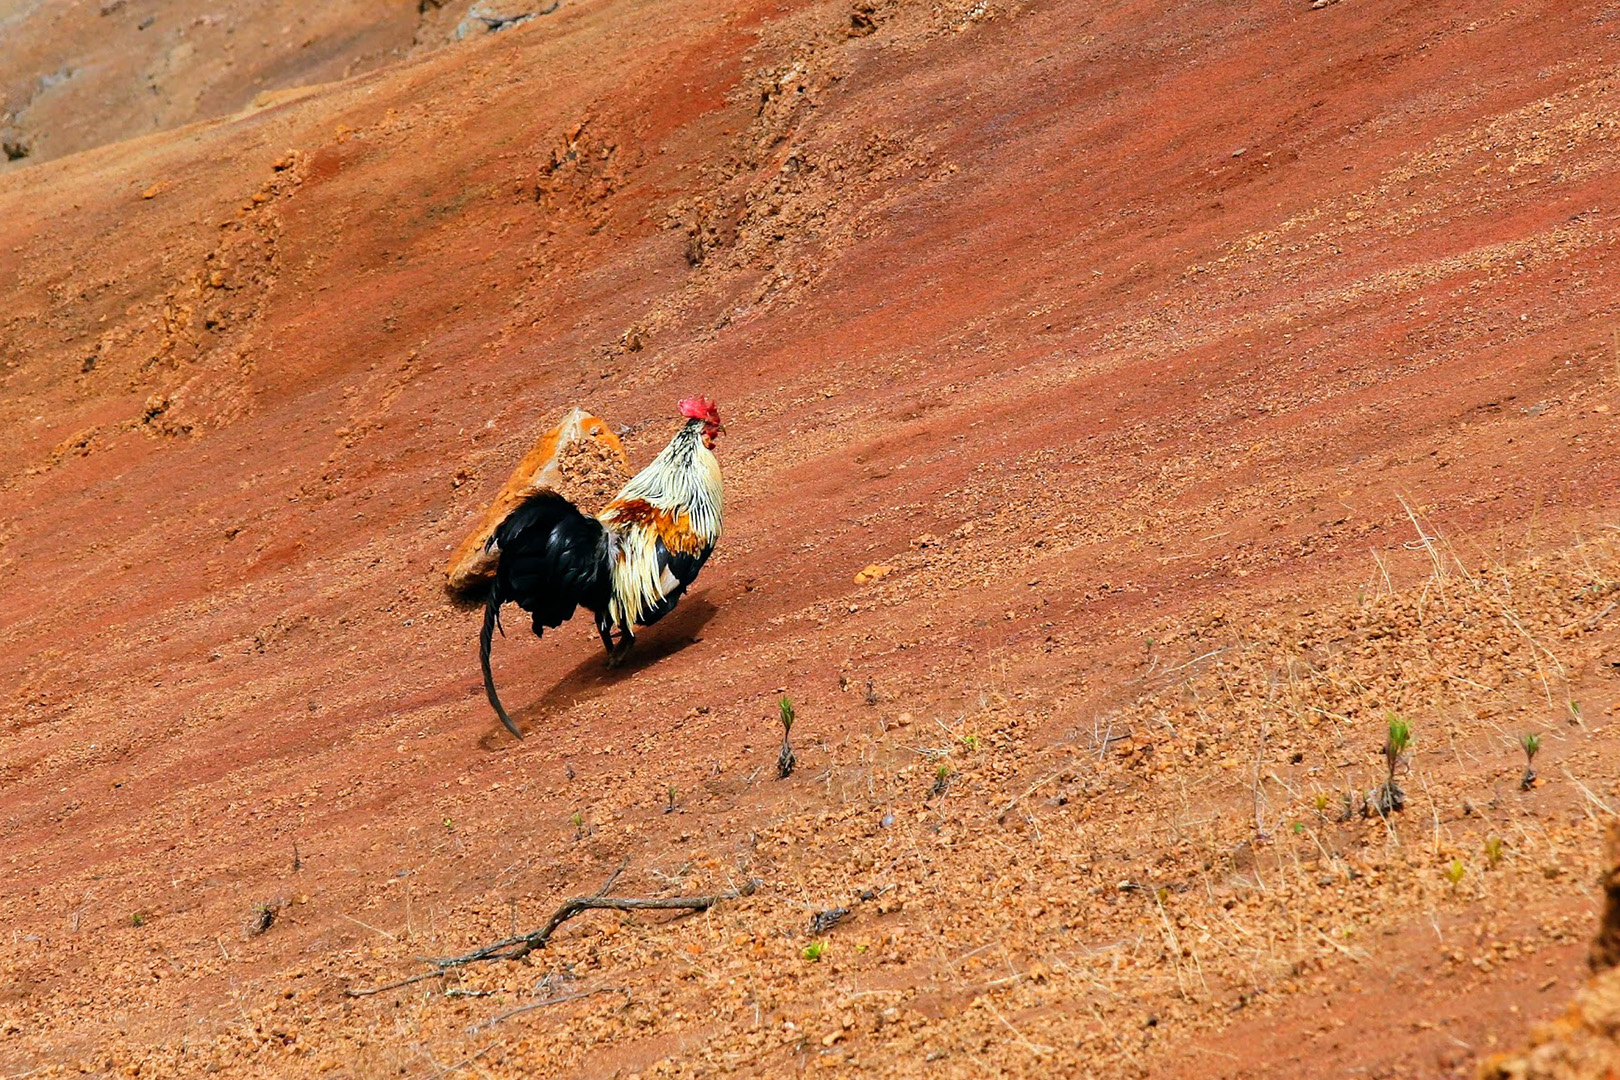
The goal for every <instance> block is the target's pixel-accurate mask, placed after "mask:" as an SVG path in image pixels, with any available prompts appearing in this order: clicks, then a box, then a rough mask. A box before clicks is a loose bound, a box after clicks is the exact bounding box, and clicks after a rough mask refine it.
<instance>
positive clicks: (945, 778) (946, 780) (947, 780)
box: [932, 765, 951, 795]
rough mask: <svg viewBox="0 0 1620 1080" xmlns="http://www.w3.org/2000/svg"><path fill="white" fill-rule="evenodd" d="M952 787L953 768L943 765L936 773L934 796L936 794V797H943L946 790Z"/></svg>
mask: <svg viewBox="0 0 1620 1080" xmlns="http://www.w3.org/2000/svg"><path fill="white" fill-rule="evenodd" d="M950 786H951V767H950V766H949V765H941V766H940V767H939V769H938V770H937V771H936V772H935V773H934V787H933V791H932V794H934V795H943V794H945V789H946V788H948V787H950Z"/></svg>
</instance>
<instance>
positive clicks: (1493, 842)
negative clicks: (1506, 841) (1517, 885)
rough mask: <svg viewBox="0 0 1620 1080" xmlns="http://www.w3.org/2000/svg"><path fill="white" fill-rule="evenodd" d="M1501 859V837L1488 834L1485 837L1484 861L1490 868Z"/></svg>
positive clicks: (1493, 867)
mask: <svg viewBox="0 0 1620 1080" xmlns="http://www.w3.org/2000/svg"><path fill="white" fill-rule="evenodd" d="M1501 861H1502V838H1501V837H1500V836H1490V837H1486V839H1485V863H1486V865H1488V866H1490V867H1491V868H1492V869H1495V867H1496V864H1497V863H1499V862H1501Z"/></svg>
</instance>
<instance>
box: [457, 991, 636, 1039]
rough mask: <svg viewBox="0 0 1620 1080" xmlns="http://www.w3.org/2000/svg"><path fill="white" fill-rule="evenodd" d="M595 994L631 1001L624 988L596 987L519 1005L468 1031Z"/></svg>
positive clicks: (480, 1029) (480, 1022)
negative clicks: (620, 996)
mask: <svg viewBox="0 0 1620 1080" xmlns="http://www.w3.org/2000/svg"><path fill="white" fill-rule="evenodd" d="M597 994H623V995H624V1000H625V1001H626V1002H628V1001H631V1000H632V999H631V997H630V991H629V990H628V989H626V988H625V987H622V986H598V987H597V988H596V989H595V990H580V991H578V992H577V993H573V994H560V995H558V996H557V997H554V998H546V1000H544V1001H536V1002H535V1003H534V1004H532V1005H520V1006H518V1007H517V1008H515V1009H511V1010H508V1011H507V1012H503V1013H501V1014H500V1015H499V1016H492V1017H490V1018H489V1019H488V1020H481V1021H479V1022H478V1023H476V1024H474V1025H473V1026H472V1027H471V1028H469V1029H468V1031H469V1032H470V1033H474V1034H476V1033H477V1032H480V1031H483V1030H484V1029H485V1028H490V1027H494V1026H495V1025H496V1024H498V1023H500V1022H501V1021H502V1020H510V1019H512V1017H514V1016H517V1015H518V1014H519V1013H526V1012H533V1011H534V1010H535V1009H544V1008H546V1007H547V1006H549V1005H561V1004H562V1003H563V1002H565V1001H578V1000H579V999H580V998H588V997H594V996H595V995H597Z"/></svg>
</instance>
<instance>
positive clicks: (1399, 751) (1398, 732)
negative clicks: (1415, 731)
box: [1362, 713, 1412, 817]
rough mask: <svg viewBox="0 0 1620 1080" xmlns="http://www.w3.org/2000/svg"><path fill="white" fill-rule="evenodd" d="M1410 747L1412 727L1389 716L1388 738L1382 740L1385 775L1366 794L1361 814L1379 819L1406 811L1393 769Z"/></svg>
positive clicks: (1397, 718) (1404, 798) (1404, 796)
mask: <svg viewBox="0 0 1620 1080" xmlns="http://www.w3.org/2000/svg"><path fill="white" fill-rule="evenodd" d="M1411 745H1412V726H1411V725H1410V724H1408V723H1407V722H1406V721H1405V720H1402V719H1401V718H1400V717H1399V716H1396V715H1395V714H1394V713H1390V714H1389V736H1388V738H1386V739H1385V740H1384V765H1385V767H1386V770H1387V775H1386V776H1385V778H1384V782H1383V783H1382V784H1380V785H1378V786H1377V787H1375V788H1373V789H1372V790H1371V791H1370V792H1368V793H1367V802H1366V804H1365V805H1364V806H1363V808H1362V814H1363V815H1366V816H1371V815H1372V814H1374V813H1376V814H1378V815H1379V816H1380V817H1388V816H1389V815H1390V814H1393V813H1395V812H1397V811H1400V810H1405V809H1406V792H1404V791H1402V790H1401V786H1400V785H1399V784H1397V783H1396V782H1395V769H1396V768H1397V767H1398V766H1399V765H1400V763H1401V761H1402V759H1403V758H1405V756H1406V752H1407V750H1408V749H1409V748H1410V747H1411Z"/></svg>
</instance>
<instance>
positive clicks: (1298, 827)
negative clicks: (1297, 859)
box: [1294, 821, 1305, 836]
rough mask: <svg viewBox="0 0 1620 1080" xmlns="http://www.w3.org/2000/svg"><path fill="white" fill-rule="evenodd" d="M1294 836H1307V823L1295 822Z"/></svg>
mask: <svg viewBox="0 0 1620 1080" xmlns="http://www.w3.org/2000/svg"><path fill="white" fill-rule="evenodd" d="M1294 835H1295V836H1304V835H1305V823H1304V822H1303V821H1296V822H1294Z"/></svg>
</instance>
